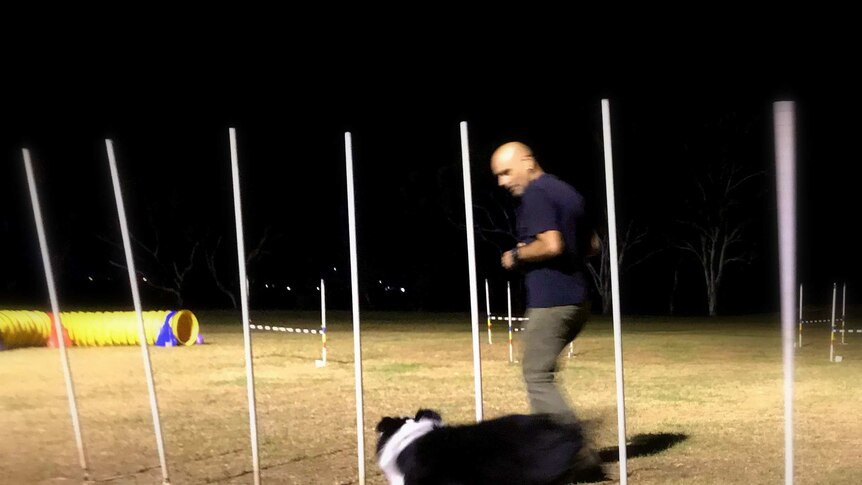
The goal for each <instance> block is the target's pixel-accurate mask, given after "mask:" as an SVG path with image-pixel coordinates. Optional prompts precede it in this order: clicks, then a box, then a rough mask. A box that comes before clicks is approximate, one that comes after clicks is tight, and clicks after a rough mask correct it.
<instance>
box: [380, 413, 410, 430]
mask: <svg viewBox="0 0 862 485" xmlns="http://www.w3.org/2000/svg"><path fill="white" fill-rule="evenodd" d="M404 421H405V420H404V418H390V417H388V416H387V417H385V418H383V419H381V420H380V422H379V423H377V428H376V429H377V432H378V433H382V434H392V433H394V432H396V431H398V428H400V427H401V426H403V425H404Z"/></svg>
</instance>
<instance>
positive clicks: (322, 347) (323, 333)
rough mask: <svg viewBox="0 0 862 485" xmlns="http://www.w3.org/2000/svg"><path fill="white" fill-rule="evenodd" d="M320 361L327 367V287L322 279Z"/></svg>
mask: <svg viewBox="0 0 862 485" xmlns="http://www.w3.org/2000/svg"><path fill="white" fill-rule="evenodd" d="M320 360H321V361H323V364H322V365H324V366H325V365H326V285H325V284H324V282H323V278H320Z"/></svg>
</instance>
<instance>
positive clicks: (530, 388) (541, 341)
mask: <svg viewBox="0 0 862 485" xmlns="http://www.w3.org/2000/svg"><path fill="white" fill-rule="evenodd" d="M589 316H590V304H589V302H586V303H584V304H583V305H566V306H558V307H550V308H528V309H527V317H528V318H529V321H527V325H526V331H525V332H524V333H525V338H524V355H523V358H522V362H523V371H524V382H525V383H526V384H527V396H528V397H529V400H530V410H531V411H532V412H533V413H554V414H568V415H574V411H572V408H571V407H570V406H569V404H568V403H567V402H566V399H565V398H564V397H563V395H562V394H561V393H560V389H559V388H558V387H557V385H556V384H555V383H554V376H555V374H556V372H557V357H559V355H560V352H562V351H563V349H564V348H566V345H568V344H569V342H571V341H572V340H574V339H575V337H577V336H578V334H579V333H580V332H581V330H582V329H583V328H584V324H586V322H587V320H588V319H589Z"/></svg>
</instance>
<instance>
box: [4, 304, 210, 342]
mask: <svg viewBox="0 0 862 485" xmlns="http://www.w3.org/2000/svg"><path fill="white" fill-rule="evenodd" d="M142 315H143V320H144V330H145V332H144V333H145V334H146V338H147V344H149V345H160V346H174V345H194V344H195V343H196V342H197V340H198V335H199V333H200V326H199V324H198V319H197V317H196V316H195V315H194V313H192V312H191V311H189V310H155V311H146V312H142ZM60 321H61V322H62V324H63V328H64V329H65V331H66V333H68V335H69V339H70V340H71V341H72V345H77V346H82V347H92V346H107V345H139V344H140V339H139V336H138V317H137V314H136V313H135V312H60ZM51 325H52V322H51V317H50V314H48V313H45V312H39V311H9V310H0V343H2V344H3V345H4V346H5V348H7V349H9V348H16V347H33V346H44V345H46V344H47V342H48V339H49V337H50V336H51Z"/></svg>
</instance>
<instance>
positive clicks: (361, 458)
mask: <svg viewBox="0 0 862 485" xmlns="http://www.w3.org/2000/svg"><path fill="white" fill-rule="evenodd" d="M344 160H345V163H346V165H347V225H348V229H349V234H350V296H351V302H352V306H353V379H354V387H355V389H356V455H357V461H358V466H359V485H365V417H364V405H363V392H362V340H361V338H360V335H359V264H358V263H357V258H356V202H355V196H354V192H353V142H352V140H351V137H350V132H349V131H348V132H345V133H344Z"/></svg>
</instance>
